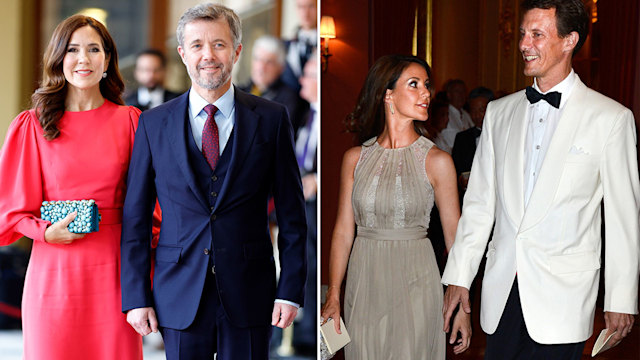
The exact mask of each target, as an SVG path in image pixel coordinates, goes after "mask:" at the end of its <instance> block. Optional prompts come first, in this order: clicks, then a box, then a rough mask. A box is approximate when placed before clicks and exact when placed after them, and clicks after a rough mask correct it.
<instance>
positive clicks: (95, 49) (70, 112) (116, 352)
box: [0, 15, 142, 360]
mask: <svg viewBox="0 0 640 360" xmlns="http://www.w3.org/2000/svg"><path fill="white" fill-rule="evenodd" d="M43 68H44V70H43V78H42V82H41V84H40V88H39V89H38V90H36V91H35V93H34V94H33V96H32V100H33V107H34V109H32V110H29V111H24V112H22V113H21V114H20V115H18V117H16V119H15V120H14V121H13V122H12V123H11V125H10V127H9V131H8V133H7V137H6V139H5V142H4V146H3V149H2V153H1V154H0V189H2V195H1V196H0V245H7V244H10V243H12V242H14V241H15V240H17V239H18V238H20V237H22V236H23V235H24V236H27V237H29V238H31V239H33V250H32V253H31V259H30V262H29V267H28V269H27V276H26V280H25V288H24V295H23V300H22V313H23V319H22V323H23V330H24V358H25V359H53V360H55V359H65V360H72V359H92V360H100V359H105V360H107V359H108V360H113V359H119V360H134V359H142V341H141V338H140V336H139V335H137V334H136V332H135V331H134V330H133V329H132V328H131V327H130V326H129V325H128V324H127V322H126V319H125V315H124V314H122V312H121V311H120V302H121V301H120V224H121V220H122V205H123V202H124V195H125V190H126V189H125V180H126V175H127V169H128V166H129V155H130V153H131V149H132V147H133V139H134V132H135V130H136V127H137V124H138V116H139V115H140V112H139V111H138V110H137V109H136V108H134V107H130V106H123V101H122V98H121V94H122V90H123V88H124V83H123V81H122V77H121V76H120V73H119V71H118V53H117V51H116V47H115V44H114V42H113V39H112V38H111V36H110V35H109V33H108V32H107V29H106V28H105V27H104V26H103V25H102V24H100V23H99V22H98V21H96V20H95V19H92V18H90V17H86V16H83V15H74V16H71V17H70V18H68V19H66V20H64V21H63V22H62V23H60V25H58V27H57V28H56V30H55V31H54V33H53V36H52V38H51V41H50V42H49V45H48V47H47V49H46V52H45V55H44V59H43ZM81 199H94V200H95V201H96V203H97V205H98V208H99V211H100V213H101V215H102V220H101V223H100V231H98V232H94V233H89V234H86V235H81V234H73V233H70V232H69V231H68V230H67V228H66V225H67V224H68V223H69V222H70V221H71V220H73V218H74V217H75V213H71V214H69V215H68V216H67V217H66V218H65V219H64V220H63V221H60V222H58V223H55V224H51V223H49V222H48V221H44V220H42V219H40V206H41V204H42V202H43V201H45V200H47V201H49V200H81Z"/></svg>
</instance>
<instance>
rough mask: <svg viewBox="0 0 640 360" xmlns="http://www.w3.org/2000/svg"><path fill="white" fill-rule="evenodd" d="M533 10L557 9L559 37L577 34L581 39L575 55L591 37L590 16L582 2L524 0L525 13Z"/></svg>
mask: <svg viewBox="0 0 640 360" xmlns="http://www.w3.org/2000/svg"><path fill="white" fill-rule="evenodd" d="M532 9H556V27H557V28H558V36H560V37H562V38H564V37H566V36H567V35H569V34H571V33H572V32H574V31H575V32H577V33H578V36H579V39H578V43H577V44H576V47H575V48H574V49H573V54H574V55H575V54H576V53H577V52H578V51H579V50H580V48H582V45H583V44H584V42H585V40H587V35H589V21H590V19H589V15H587V10H586V9H585V7H584V4H583V3H582V0H524V1H522V10H523V13H526V12H527V11H529V10H532Z"/></svg>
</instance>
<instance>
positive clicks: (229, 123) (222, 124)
mask: <svg viewBox="0 0 640 360" xmlns="http://www.w3.org/2000/svg"><path fill="white" fill-rule="evenodd" d="M234 93H235V90H234V86H233V85H231V86H230V87H229V90H227V92H225V93H224V94H223V95H222V96H221V97H219V98H218V100H216V101H215V102H214V103H213V105H214V106H215V107H217V108H218V111H216V113H215V114H214V120H215V122H216V125H218V136H219V138H218V139H219V142H220V156H222V153H223V152H224V149H225V147H226V146H227V143H228V142H229V138H230V137H231V131H232V130H233V125H234V124H235V122H236V102H235V98H234ZM207 105H209V103H208V102H207V100H205V99H203V98H202V96H200V94H198V93H197V92H196V91H195V90H194V89H193V87H192V88H191V90H190V91H189V111H188V113H189V122H190V123H191V133H192V134H193V139H194V140H195V142H196V146H198V149H199V150H200V151H202V130H203V129H204V123H205V122H206V121H207V113H206V112H205V111H204V107H205V106H207ZM275 302H277V303H283V304H288V305H292V306H295V307H296V308H300V304H297V303H294V302H292V301H288V300H282V299H276V300H275Z"/></svg>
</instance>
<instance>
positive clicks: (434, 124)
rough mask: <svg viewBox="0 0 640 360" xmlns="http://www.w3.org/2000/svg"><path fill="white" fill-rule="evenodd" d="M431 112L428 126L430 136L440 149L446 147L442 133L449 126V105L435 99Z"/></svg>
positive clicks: (444, 101)
mask: <svg viewBox="0 0 640 360" xmlns="http://www.w3.org/2000/svg"><path fill="white" fill-rule="evenodd" d="M429 110H430V112H431V117H430V118H429V120H428V121H427V124H426V125H427V131H428V133H429V135H428V136H429V138H430V139H431V140H432V141H433V142H434V143H435V144H436V146H438V148H440V146H444V145H443V142H444V140H443V137H442V132H443V131H444V130H445V129H446V128H447V125H448V124H449V103H448V102H447V101H446V100H442V99H440V100H439V99H434V100H433V102H432V103H431V105H430V109H429ZM441 150H442V149H441Z"/></svg>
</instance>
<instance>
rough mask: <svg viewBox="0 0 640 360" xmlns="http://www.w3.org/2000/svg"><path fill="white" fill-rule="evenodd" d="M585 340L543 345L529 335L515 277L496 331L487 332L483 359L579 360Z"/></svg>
mask: <svg viewBox="0 0 640 360" xmlns="http://www.w3.org/2000/svg"><path fill="white" fill-rule="evenodd" d="M585 342H586V341H583V342H579V343H572V344H558V345H544V344H539V343H537V342H535V341H533V340H532V339H531V337H530V336H529V333H528V332H527V327H526V325H525V323H524V317H523V316H522V306H521V305H520V294H519V293H518V278H517V277H516V279H515V280H514V282H513V287H511V293H509V298H508V299H507V305H506V306H505V309H504V312H503V313H502V317H501V318H500V323H499V324H498V328H497V329H496V332H495V333H493V334H491V335H487V349H486V351H485V354H484V358H485V360H528V359H531V360H580V358H581V357H582V350H583V349H584V345H585Z"/></svg>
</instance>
